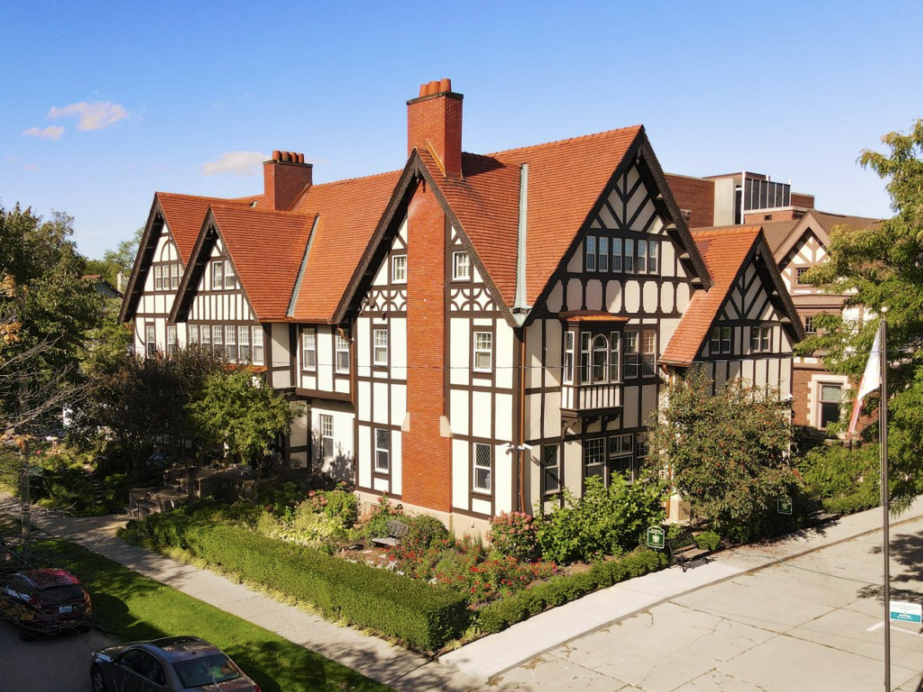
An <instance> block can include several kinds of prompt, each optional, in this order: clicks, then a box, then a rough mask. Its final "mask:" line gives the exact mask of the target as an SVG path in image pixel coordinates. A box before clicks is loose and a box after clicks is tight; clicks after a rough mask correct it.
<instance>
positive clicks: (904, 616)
mask: <svg viewBox="0 0 923 692" xmlns="http://www.w3.org/2000/svg"><path fill="white" fill-rule="evenodd" d="M888 610H889V611H890V613H891V619H892V620H895V621H897V622H913V623H916V624H918V625H919V624H921V623H923V606H921V605H920V604H919V603H909V602H907V601H891V607H890V608H888Z"/></svg>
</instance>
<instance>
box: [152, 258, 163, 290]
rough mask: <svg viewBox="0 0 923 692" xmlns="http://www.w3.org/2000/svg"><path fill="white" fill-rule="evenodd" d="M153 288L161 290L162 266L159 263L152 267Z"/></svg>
mask: <svg viewBox="0 0 923 692" xmlns="http://www.w3.org/2000/svg"><path fill="white" fill-rule="evenodd" d="M154 290H155V291H162V290H163V267H162V266H161V265H159V264H158V265H157V266H156V267H154Z"/></svg>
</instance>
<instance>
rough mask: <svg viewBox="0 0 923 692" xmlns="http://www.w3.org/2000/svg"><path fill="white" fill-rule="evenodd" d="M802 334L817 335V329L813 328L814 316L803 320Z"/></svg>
mask: <svg viewBox="0 0 923 692" xmlns="http://www.w3.org/2000/svg"><path fill="white" fill-rule="evenodd" d="M804 333H805V334H817V327H815V326H814V316H813V315H812V316H810V317H805V318H804Z"/></svg>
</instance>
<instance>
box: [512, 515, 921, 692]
mask: <svg viewBox="0 0 923 692" xmlns="http://www.w3.org/2000/svg"><path fill="white" fill-rule="evenodd" d="M891 535H892V546H891V577H892V582H891V588H892V599H893V600H905V601H914V602H916V603H920V602H923V520H916V521H913V522H909V523H907V524H902V525H899V526H895V527H893V528H892V534H891ZM752 550H754V551H757V550H764V551H766V554H771V552H772V548H771V547H767V548H761V547H759V546H754V547H752ZM882 573H883V569H882V559H881V533H880V532H876V533H872V534H868V535H866V536H860V537H858V538H854V539H852V540H849V541H846V542H844V543H840V544H837V545H833V546H830V547H828V548H824V549H821V550H818V551H816V552H813V553H810V554H808V555H804V556H802V557H800V558H796V559H793V560H790V561H787V562H785V563H782V564H777V565H774V566H771V567H767V568H764V569H761V570H759V571H757V572H754V573H751V574H746V575H743V576H740V577H736V578H733V579H730V580H728V581H725V582H721V583H718V584H715V585H713V586H710V587H705V588H702V589H699V590H697V591H693V592H691V593H688V594H686V595H683V596H679V597H677V598H674V599H672V600H670V601H668V602H666V603H663V604H661V605H659V606H655V607H654V608H651V609H650V610H648V611H646V612H643V613H641V614H638V615H636V616H634V617H631V618H628V619H626V620H622V621H620V622H619V623H617V624H615V625H612V626H610V627H608V628H606V629H604V630H601V631H599V632H596V633H593V634H589V635H586V636H584V637H581V638H579V639H577V640H574V641H571V642H570V643H569V644H566V645H564V646H561V647H559V648H557V649H554V650H553V651H550V652H548V653H546V654H544V655H542V656H540V657H539V658H537V659H535V660H534V661H531V662H530V663H529V664H526V665H523V666H520V667H519V668H515V669H513V670H511V671H509V672H507V673H506V674H504V675H503V676H502V677H501V678H500V679H499V680H497V681H496V682H498V683H500V685H501V686H502V685H509V686H511V687H513V688H514V689H515V690H517V692H519V691H522V692H525V691H526V690H530V691H531V690H535V691H536V692H538V691H542V692H544V691H551V690H554V691H555V692H563V691H565V690H580V692H636V691H638V690H644V691H645V692H706V691H708V692H801V691H803V690H810V691H811V692H826V691H828V690H829V691H830V692H867V691H869V692H880V691H881V690H884V665H883V656H884V645H883V639H884V637H883V627H884V624H883V613H882V610H883V606H882V601H881V590H880V584H881V575H882ZM891 663H892V668H891V685H892V689H893V690H899V691H900V692H923V684H921V671H923V627H921V626H920V625H906V624H901V625H899V626H898V625H896V624H895V625H892V634H891Z"/></svg>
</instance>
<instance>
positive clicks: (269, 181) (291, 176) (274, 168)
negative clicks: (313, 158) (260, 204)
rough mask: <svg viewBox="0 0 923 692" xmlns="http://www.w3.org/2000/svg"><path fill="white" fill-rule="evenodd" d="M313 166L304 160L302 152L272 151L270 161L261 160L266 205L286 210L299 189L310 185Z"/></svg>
mask: <svg viewBox="0 0 923 692" xmlns="http://www.w3.org/2000/svg"><path fill="white" fill-rule="evenodd" d="M313 168H314V166H313V165H312V164H310V163H305V162H304V154H296V153H295V152H293V151H278V150H276V151H274V152H272V161H264V162H263V198H264V199H265V201H266V206H267V207H269V208H270V209H275V210H276V211H288V210H289V209H290V208H291V206H292V203H293V202H294V201H295V199H296V198H297V197H298V195H299V194H301V191H302V190H304V189H305V188H306V187H309V186H310V185H311V178H312V170H313Z"/></svg>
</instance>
